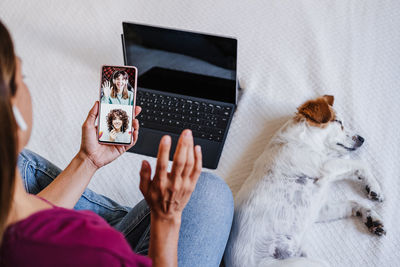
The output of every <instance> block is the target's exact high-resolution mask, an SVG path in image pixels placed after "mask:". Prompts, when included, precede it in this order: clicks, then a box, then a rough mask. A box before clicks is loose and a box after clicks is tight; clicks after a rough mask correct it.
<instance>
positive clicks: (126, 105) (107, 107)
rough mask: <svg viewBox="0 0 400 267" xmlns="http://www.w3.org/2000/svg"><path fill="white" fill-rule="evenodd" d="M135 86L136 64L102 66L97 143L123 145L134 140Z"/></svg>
mask: <svg viewBox="0 0 400 267" xmlns="http://www.w3.org/2000/svg"><path fill="white" fill-rule="evenodd" d="M136 90H137V68H136V67H134V66H110V65H103V66H102V67H101V75H100V90H99V102H100V104H99V116H98V127H97V140H98V142H99V143H101V144H107V145H125V146H126V145H130V144H131V143H132V142H133V138H132V134H133V131H134V129H133V126H132V121H133V120H134V119H135V106H136ZM105 91H107V92H105ZM129 115H130V118H129ZM127 120H128V121H127ZM128 136H129V140H128Z"/></svg>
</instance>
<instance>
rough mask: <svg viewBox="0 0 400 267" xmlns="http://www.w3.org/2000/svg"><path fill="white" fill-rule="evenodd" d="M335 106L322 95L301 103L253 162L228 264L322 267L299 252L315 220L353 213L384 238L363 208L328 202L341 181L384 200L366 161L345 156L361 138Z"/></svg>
mask: <svg viewBox="0 0 400 267" xmlns="http://www.w3.org/2000/svg"><path fill="white" fill-rule="evenodd" d="M333 102H334V97H333V96H330V95H324V96H322V97H318V98H316V99H313V100H309V101H307V102H306V103H304V104H303V105H301V106H300V107H299V108H298V109H297V113H296V114H295V116H294V117H293V118H292V119H290V120H289V121H288V122H287V123H286V124H285V125H284V126H283V127H282V128H281V129H280V130H279V131H278V132H277V133H276V134H275V135H274V137H273V138H272V139H271V141H270V143H269V144H268V145H267V148H266V150H265V151H264V152H263V153H262V154H261V156H260V157H259V158H258V159H257V160H256V162H255V164H254V167H253V170H252V173H251V174H250V176H249V177H248V178H247V179H246V181H245V182H244V184H243V186H242V187H241V189H240V190H239V192H238V193H237V196H236V199H235V213H234V219H233V225H232V229H231V234H230V237H229V241H228V244H227V249H226V253H225V264H226V266H227V267H236V266H238V267H244V266H246V267H253V266H327V264H326V263H324V262H322V261H318V260H312V259H308V258H306V257H305V253H304V252H303V251H302V248H301V242H302V239H303V237H304V235H305V234H306V233H307V230H308V229H309V228H310V226H312V224H313V223H314V222H317V221H319V222H324V221H332V220H336V219H340V218H345V217H349V216H358V217H360V218H361V220H362V221H363V223H364V224H365V225H366V226H367V227H368V229H369V231H370V232H372V233H373V234H376V235H378V236H381V235H384V234H386V231H385V229H384V226H383V223H382V220H381V219H380V217H379V216H378V214H377V213H376V212H375V211H374V210H372V209H371V208H369V207H368V206H365V205H361V204H360V203H358V202H355V201H344V202H340V203H329V202H328V203H327V201H326V197H325V196H326V193H327V189H328V188H329V185H330V184H331V183H332V182H334V181H337V180H342V179H354V180H359V181H360V182H361V183H363V184H364V186H365V189H366V194H367V196H368V198H370V199H371V200H375V201H383V195H382V192H381V187H380V186H379V184H378V182H377V181H376V179H375V178H374V176H373V175H372V174H371V172H370V170H369V169H368V167H367V166H366V164H364V163H363V162H361V161H358V160H352V159H349V157H348V156H349V153H350V152H352V151H355V150H357V149H358V148H359V147H360V146H361V145H362V144H363V142H364V138H362V137H361V136H359V135H357V134H351V133H349V132H348V131H347V130H345V128H344V126H343V123H342V122H341V120H340V119H339V118H338V116H337V115H336V113H335V111H334V109H333V107H332V106H333Z"/></svg>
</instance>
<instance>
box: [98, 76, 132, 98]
mask: <svg viewBox="0 0 400 267" xmlns="http://www.w3.org/2000/svg"><path fill="white" fill-rule="evenodd" d="M128 78H129V76H128V73H126V72H125V71H123V70H120V71H115V72H114V73H113V75H112V77H111V81H112V84H111V83H110V82H109V81H105V82H104V83H103V94H104V95H103V97H102V98H101V102H102V103H107V104H121V105H133V98H134V94H133V93H132V92H131V91H129V90H128V85H129V80H128Z"/></svg>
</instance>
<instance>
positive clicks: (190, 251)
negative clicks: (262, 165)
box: [115, 172, 233, 267]
mask: <svg viewBox="0 0 400 267" xmlns="http://www.w3.org/2000/svg"><path fill="white" fill-rule="evenodd" d="M138 205H141V208H140V210H141V211H142V212H141V214H140V216H141V217H140V220H138V214H137V213H133V212H129V213H128V214H127V215H126V217H124V218H123V219H122V220H121V221H120V222H119V223H118V224H117V225H116V226H115V227H116V228H117V229H118V230H120V231H121V232H122V233H123V234H124V235H125V238H126V239H127V240H128V242H129V243H130V244H131V246H132V248H133V250H134V251H135V252H136V253H139V254H144V255H147V252H148V248H149V240H150V224H149V222H150V210H149V208H148V206H147V205H146V203H145V202H144V201H142V202H140V203H139V204H138ZM135 208H136V207H135ZM232 219H233V197H232V192H231V190H230V189H229V187H228V186H227V184H226V183H225V182H224V181H223V180H222V179H220V178H219V177H218V176H216V175H214V174H211V173H204V172H203V173H202V174H201V176H200V178H199V180H198V182H197V185H196V189H195V190H194V192H193V194H192V196H191V198H190V200H189V202H188V204H187V206H186V207H185V209H184V210H183V214H182V224H181V230H180V232H179V244H178V266H182V267H186V266H190V267H192V266H207V267H209V266H219V264H220V262H221V259H222V256H223V253H224V250H225V246H226V243H227V241H228V237H229V233H230V229H231V225H232ZM132 221H135V223H132ZM139 228H141V231H143V229H144V230H145V234H144V235H143V236H141V237H140V240H138V235H137V233H136V230H137V229H139Z"/></svg>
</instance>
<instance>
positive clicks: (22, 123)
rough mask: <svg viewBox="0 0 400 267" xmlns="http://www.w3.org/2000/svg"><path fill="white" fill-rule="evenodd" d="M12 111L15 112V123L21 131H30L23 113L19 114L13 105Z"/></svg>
mask: <svg viewBox="0 0 400 267" xmlns="http://www.w3.org/2000/svg"><path fill="white" fill-rule="evenodd" d="M12 109H13V112H14V117H15V121H16V122H17V124H18V126H19V128H20V129H21V131H26V129H28V126H27V125H26V122H25V120H24V117H22V115H21V112H19V109H18V108H17V107H16V106H15V105H13V107H12Z"/></svg>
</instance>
